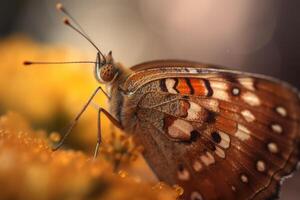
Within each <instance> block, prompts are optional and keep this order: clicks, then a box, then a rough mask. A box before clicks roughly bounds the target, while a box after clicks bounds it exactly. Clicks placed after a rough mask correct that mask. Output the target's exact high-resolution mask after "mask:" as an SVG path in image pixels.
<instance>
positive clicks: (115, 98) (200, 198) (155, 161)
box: [25, 5, 300, 200]
mask: <svg viewBox="0 0 300 200" xmlns="http://www.w3.org/2000/svg"><path fill="white" fill-rule="evenodd" d="M59 9H60V10H62V11H63V12H64V11H65V9H64V8H63V7H62V6H61V5H60V7H59ZM65 13H67V12H65ZM67 14H69V13H67ZM71 18H72V17H71ZM75 23H76V22H75ZM65 24H67V25H69V26H70V27H72V28H73V29H75V30H76V31H77V32H79V33H80V34H82V35H83V36H84V37H85V38H86V39H88V40H89V41H90V42H91V40H90V38H89V37H88V36H87V35H86V34H85V33H84V31H80V30H79V29H81V27H80V26H79V29H77V28H76V27H75V26H73V25H72V24H71V23H70V22H69V21H67V20H65ZM91 43H92V42H91ZM92 44H93V43H92ZM94 46H95V45H94ZM95 47H96V46H95ZM96 49H97V50H98V53H97V58H96V62H94V63H95V68H94V69H95V70H94V75H95V78H96V79H97V80H98V81H99V82H100V83H104V84H105V85H106V86H107V90H106V91H105V90H104V89H102V88H101V87H99V88H97V89H96V90H95V92H94V93H93V95H92V96H91V98H90V99H89V101H88V102H87V104H86V105H85V106H84V107H83V110H82V111H81V112H80V113H79V114H78V115H77V117H76V120H75V121H77V120H78V119H79V117H80V116H81V114H82V113H83V112H84V110H85V109H86V107H87V106H88V105H89V104H90V103H91V101H92V99H93V97H94V96H95V95H96V94H97V93H98V92H99V91H102V92H104V94H105V95H106V96H107V98H108V102H109V105H110V110H109V111H107V110H105V109H103V108H99V115H98V117H99V120H98V122H99V123H98V142H97V146H96V150H95V156H97V152H98V149H99V145H100V144H101V120H100V119H101V117H100V114H101V113H103V114H104V115H106V116H107V117H108V118H109V119H110V121H111V122H112V123H113V124H114V125H116V126H117V127H118V128H120V129H121V130H123V131H124V132H125V133H128V134H131V135H132V136H133V138H134V139H135V142H136V143H137V144H139V145H142V146H144V149H145V150H144V152H143V156H144V158H145V159H146V161H147V163H148V164H149V166H150V167H151V169H152V170H153V172H154V173H155V174H156V176H157V177H158V179H159V180H161V181H164V182H166V183H168V184H170V185H174V184H177V185H179V186H181V187H182V188H183V189H184V193H183V195H182V196H181V197H180V198H181V199H184V200H217V199H222V200H227V199H228V200H229V199H230V200H232V199H237V200H248V199H249V200H250V199H255V200H260V199H272V198H277V196H278V192H279V188H280V185H281V182H282V180H283V179H284V177H286V176H288V175H290V174H291V173H292V172H293V171H294V170H295V169H296V167H297V164H298V161H299V157H300V152H299V151H300V95H299V91H298V90H297V89H296V88H294V87H292V86H291V85H289V84H287V83H284V82H282V81H279V80H277V79H275V78H271V77H268V76H264V75H258V74H252V73H246V72H240V71H234V70H230V69H226V68H223V67H219V66H214V65H207V64H201V63H197V62H190V61H182V60H158V61H151V62H146V63H142V64H139V65H136V66H133V67H131V68H126V67H124V66H123V65H122V64H120V63H117V62H115V61H114V59H113V56H112V52H111V51H110V52H109V53H108V54H107V55H104V54H102V53H101V51H100V50H99V49H98V48H97V47H96ZM25 64H32V63H31V62H27V63H25ZM74 125H75V122H74V123H73V124H72V125H71V129H72V128H73V126H74ZM71 129H70V130H71ZM68 133H69V131H68V132H67V134H66V135H68Z"/></svg>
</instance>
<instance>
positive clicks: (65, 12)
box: [56, 3, 91, 39]
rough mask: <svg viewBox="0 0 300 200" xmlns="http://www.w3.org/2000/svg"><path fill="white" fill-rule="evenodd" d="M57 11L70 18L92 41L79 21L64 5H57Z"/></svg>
mask: <svg viewBox="0 0 300 200" xmlns="http://www.w3.org/2000/svg"><path fill="white" fill-rule="evenodd" d="M56 9H57V10H58V11H61V12H62V13H64V14H65V15H66V16H67V17H68V18H70V19H71V20H72V21H73V22H74V24H75V25H76V26H77V27H78V29H79V30H80V31H81V32H82V33H83V34H84V35H85V36H87V37H88V38H89V39H91V38H90V37H89V36H88V34H87V33H86V32H85V31H84V29H83V28H82V26H81V25H80V24H79V23H78V21H77V20H76V19H75V18H74V17H73V16H72V15H71V14H70V12H69V11H68V10H67V9H66V8H65V7H64V6H63V5H62V3H57V4H56Z"/></svg>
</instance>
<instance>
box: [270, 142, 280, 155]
mask: <svg viewBox="0 0 300 200" xmlns="http://www.w3.org/2000/svg"><path fill="white" fill-rule="evenodd" d="M268 150H269V151H270V152H271V153H278V152H279V149H278V146H277V144H276V143H274V142H271V143H269V144H268Z"/></svg>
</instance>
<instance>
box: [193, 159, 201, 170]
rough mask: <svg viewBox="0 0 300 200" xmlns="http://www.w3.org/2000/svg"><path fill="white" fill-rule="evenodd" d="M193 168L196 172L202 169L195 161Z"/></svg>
mask: <svg viewBox="0 0 300 200" xmlns="http://www.w3.org/2000/svg"><path fill="white" fill-rule="evenodd" d="M193 168H194V170H195V171H196V172H199V171H200V170H201V169H202V164H201V163H200V162H199V161H195V162H194V164H193Z"/></svg>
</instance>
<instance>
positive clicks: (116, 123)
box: [94, 107, 123, 159]
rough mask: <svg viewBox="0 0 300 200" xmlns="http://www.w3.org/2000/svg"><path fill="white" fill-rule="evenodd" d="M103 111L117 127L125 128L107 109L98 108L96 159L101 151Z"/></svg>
mask: <svg viewBox="0 0 300 200" xmlns="http://www.w3.org/2000/svg"><path fill="white" fill-rule="evenodd" d="M101 113H103V114H104V115H105V116H106V117H107V118H108V119H109V121H111V122H112V123H113V124H114V125H115V126H116V127H117V128H119V129H121V130H122V129H123V127H122V125H121V124H120V122H119V121H118V120H117V119H116V118H114V117H113V116H112V115H111V114H110V113H109V112H108V111H106V110H105V109H103V108H101V107H99V108H98V125H97V128H98V137H97V144H96V148H95V152H94V159H96V158H97V156H98V152H99V147H100V145H101V142H102V136H101Z"/></svg>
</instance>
